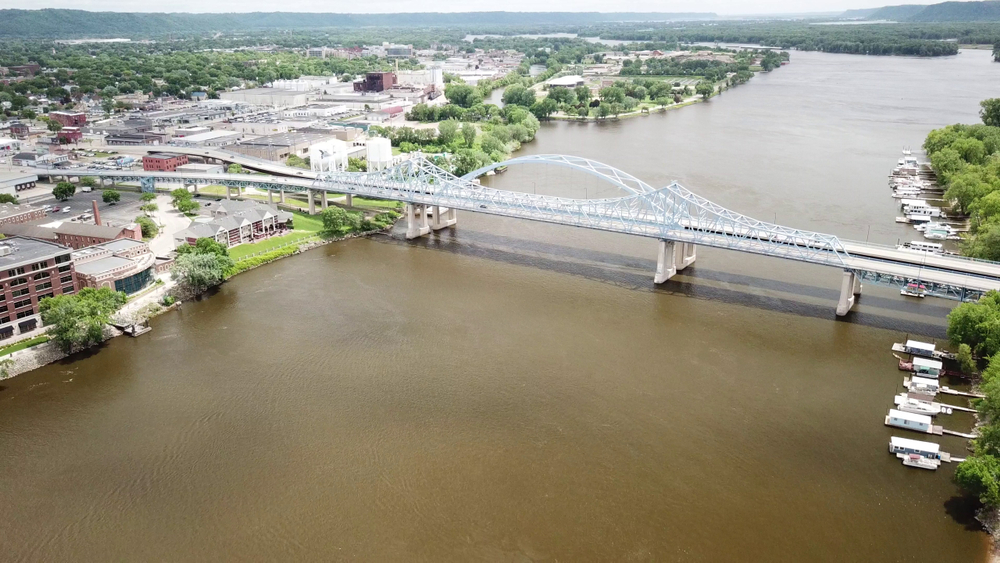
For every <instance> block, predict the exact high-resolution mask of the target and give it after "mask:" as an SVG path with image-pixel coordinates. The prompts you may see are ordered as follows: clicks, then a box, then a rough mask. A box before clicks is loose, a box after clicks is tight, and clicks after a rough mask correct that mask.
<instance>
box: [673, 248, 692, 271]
mask: <svg viewBox="0 0 1000 563" xmlns="http://www.w3.org/2000/svg"><path fill="white" fill-rule="evenodd" d="M695 258H696V251H695V245H694V243H693V242H678V243H676V244H674V267H675V268H676V269H677V271H678V272H680V271H681V270H683V269H684V268H687V267H688V266H690V265H691V264H694V261H695Z"/></svg>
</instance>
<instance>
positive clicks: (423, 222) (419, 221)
mask: <svg viewBox="0 0 1000 563" xmlns="http://www.w3.org/2000/svg"><path fill="white" fill-rule="evenodd" d="M418 213H419V214H420V217H419V218H418V217H417V214H418ZM429 232H431V228H430V227H429V226H428V225H427V206H426V205H418V204H415V203H408V204H406V239H407V240H410V239H415V238H417V237H422V236H424V235H426V234H427V233H429Z"/></svg>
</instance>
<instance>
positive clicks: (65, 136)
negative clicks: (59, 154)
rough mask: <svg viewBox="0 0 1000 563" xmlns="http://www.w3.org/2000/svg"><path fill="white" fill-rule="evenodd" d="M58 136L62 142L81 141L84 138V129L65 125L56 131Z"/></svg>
mask: <svg viewBox="0 0 1000 563" xmlns="http://www.w3.org/2000/svg"><path fill="white" fill-rule="evenodd" d="M56 138H57V139H59V142H61V143H79V142H80V139H82V138H83V131H81V130H80V128H79V127H63V128H62V129H60V130H59V132H58V133H56Z"/></svg>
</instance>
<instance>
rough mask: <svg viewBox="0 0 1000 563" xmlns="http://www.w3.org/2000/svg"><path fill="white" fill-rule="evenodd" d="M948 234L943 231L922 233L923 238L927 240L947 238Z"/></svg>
mask: <svg viewBox="0 0 1000 563" xmlns="http://www.w3.org/2000/svg"><path fill="white" fill-rule="evenodd" d="M950 236H952V235H949V234H948V233H947V232H945V231H927V232H925V233H924V238H925V239H927V240H948V237H950Z"/></svg>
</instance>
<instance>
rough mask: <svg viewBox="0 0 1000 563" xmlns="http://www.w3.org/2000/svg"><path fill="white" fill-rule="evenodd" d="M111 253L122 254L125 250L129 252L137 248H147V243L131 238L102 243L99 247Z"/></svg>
mask: <svg viewBox="0 0 1000 563" xmlns="http://www.w3.org/2000/svg"><path fill="white" fill-rule="evenodd" d="M97 246H99V247H101V248H104V249H106V250H110V251H111V252H121V251H123V250H129V249H132V248H135V247H137V246H146V243H144V242H142V241H138V240H135V239H130V238H120V239H116V240H111V241H108V242H102V243H101V244H99V245H97Z"/></svg>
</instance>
